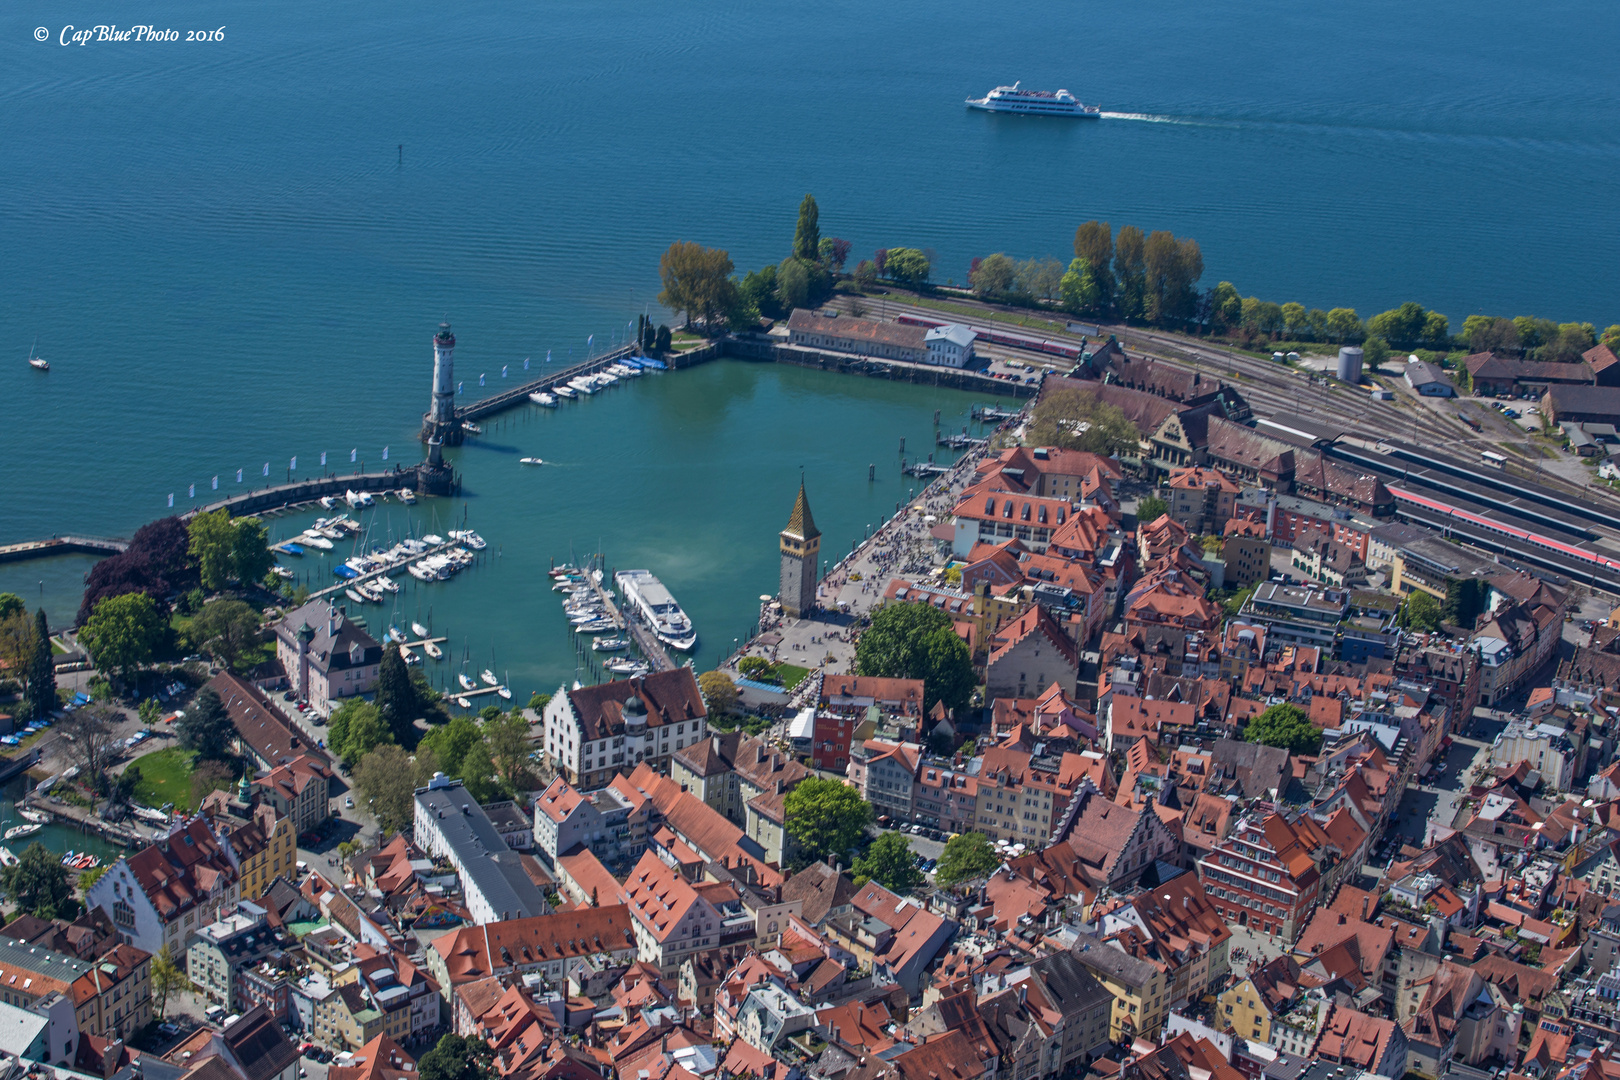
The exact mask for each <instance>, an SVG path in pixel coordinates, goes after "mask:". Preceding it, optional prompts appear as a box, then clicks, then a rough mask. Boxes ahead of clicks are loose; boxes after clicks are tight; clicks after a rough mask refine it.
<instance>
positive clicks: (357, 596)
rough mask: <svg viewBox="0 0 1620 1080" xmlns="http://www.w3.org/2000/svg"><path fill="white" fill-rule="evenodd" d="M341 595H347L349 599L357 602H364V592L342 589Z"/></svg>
mask: <svg viewBox="0 0 1620 1080" xmlns="http://www.w3.org/2000/svg"><path fill="white" fill-rule="evenodd" d="M343 595H344V596H347V597H348V598H349V599H350V600H353V601H354V602H355V603H357V604H364V603H365V602H366V597H365V596H364V594H362V593H360V592H359V591H357V590H355V589H344V590H343Z"/></svg>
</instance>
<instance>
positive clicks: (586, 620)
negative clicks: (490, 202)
mask: <svg viewBox="0 0 1620 1080" xmlns="http://www.w3.org/2000/svg"><path fill="white" fill-rule="evenodd" d="M568 621H569V622H571V623H573V624H574V625H575V626H594V625H596V624H598V623H600V624H601V625H602V626H605V627H607V628H608V629H610V630H616V629H618V627H616V626H614V625H613V621H612V620H611V619H609V618H608V617H607V614H606V613H605V612H601V611H582V612H580V613H579V614H578V615H570V616H568Z"/></svg>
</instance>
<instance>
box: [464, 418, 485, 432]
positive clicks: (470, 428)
mask: <svg viewBox="0 0 1620 1080" xmlns="http://www.w3.org/2000/svg"><path fill="white" fill-rule="evenodd" d="M461 430H462V431H465V432H467V433H468V434H470V435H482V434H483V433H484V429H483V428H481V427H479V426H478V425H477V424H475V423H473V422H472V421H471V420H463V421H462V422H461Z"/></svg>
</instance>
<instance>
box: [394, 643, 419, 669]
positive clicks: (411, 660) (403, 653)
mask: <svg viewBox="0 0 1620 1080" xmlns="http://www.w3.org/2000/svg"><path fill="white" fill-rule="evenodd" d="M399 658H400V659H401V660H403V661H405V663H406V666H409V665H411V664H420V663H421V662H422V658H421V657H420V656H417V655H416V654H415V653H414V652H412V651H411V647H410V646H409V645H406V644H404V643H401V644H400V646H399Z"/></svg>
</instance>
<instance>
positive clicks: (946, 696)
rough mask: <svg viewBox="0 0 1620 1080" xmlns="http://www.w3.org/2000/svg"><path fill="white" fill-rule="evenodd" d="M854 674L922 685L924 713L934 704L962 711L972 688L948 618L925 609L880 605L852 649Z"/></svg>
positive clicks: (969, 666) (968, 665) (969, 665)
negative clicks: (905, 680)
mask: <svg viewBox="0 0 1620 1080" xmlns="http://www.w3.org/2000/svg"><path fill="white" fill-rule="evenodd" d="M947 638H948V639H949V641H947V640H946V639H947ZM951 642H954V644H951ZM855 670H856V672H857V674H860V675H878V676H882V677H885V678H891V679H921V680H922V681H923V711H924V712H926V711H928V710H930V709H932V708H933V707H934V702H936V701H943V702H944V703H945V707H946V708H948V709H960V708H963V707H964V706H966V705H967V702H968V697H969V695H971V694H972V692H973V686H974V683H975V677H974V675H973V661H972V658H971V656H970V655H969V654H968V650H967V643H966V642H964V641H963V640H962V639H961V638H960V637H958V636H957V633H956V628H955V626H954V625H952V623H951V617H950V616H949V615H947V614H945V613H944V612H943V611H940V610H939V609H938V608H936V607H934V606H932V605H930V604H885V605H883V606H882V607H881V608H879V609H878V610H877V611H876V612H874V613H873V615H872V622H871V625H870V626H868V627H867V629H866V631H865V632H864V633H862V634H861V639H860V641H859V642H858V643H857V644H856V646H855Z"/></svg>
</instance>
